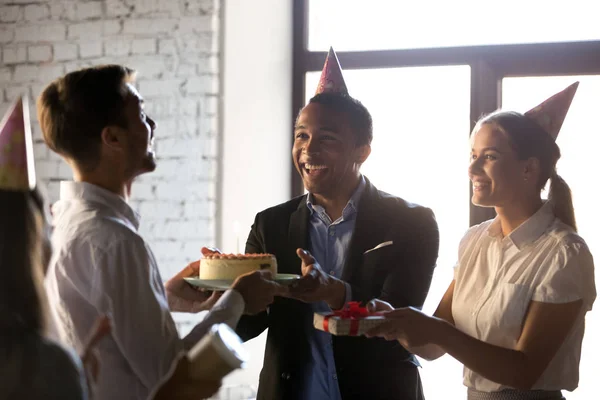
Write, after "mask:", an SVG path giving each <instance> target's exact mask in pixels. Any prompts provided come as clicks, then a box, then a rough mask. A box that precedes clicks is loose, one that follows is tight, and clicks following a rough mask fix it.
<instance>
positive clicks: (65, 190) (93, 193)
mask: <svg viewBox="0 0 600 400" xmlns="http://www.w3.org/2000/svg"><path fill="white" fill-rule="evenodd" d="M60 199H61V200H84V201H89V202H93V203H99V204H102V205H105V206H107V207H109V208H110V209H112V210H114V211H116V212H118V213H119V214H121V215H123V216H124V217H125V218H126V219H127V220H128V221H129V222H130V223H131V224H132V225H133V226H134V227H135V229H136V230H137V229H138V228H139V226H140V216H139V214H138V213H136V212H135V211H134V210H133V209H132V208H131V207H130V206H129V204H127V202H126V201H125V200H124V199H123V198H122V197H121V196H119V195H117V194H115V193H113V192H110V191H108V190H106V189H103V188H101V187H100V186H97V185H94V184H91V183H87V182H73V181H68V182H61V183H60Z"/></svg>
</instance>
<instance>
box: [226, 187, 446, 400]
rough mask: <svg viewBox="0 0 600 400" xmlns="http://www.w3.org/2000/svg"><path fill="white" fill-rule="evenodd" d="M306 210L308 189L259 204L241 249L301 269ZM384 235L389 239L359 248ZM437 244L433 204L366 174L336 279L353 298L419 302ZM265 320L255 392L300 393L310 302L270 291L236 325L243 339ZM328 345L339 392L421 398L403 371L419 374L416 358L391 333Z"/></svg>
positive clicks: (275, 399) (282, 268) (268, 398)
mask: <svg viewBox="0 0 600 400" xmlns="http://www.w3.org/2000/svg"><path fill="white" fill-rule="evenodd" d="M309 217H310V212H309V210H308V208H307V206H306V196H301V197H297V198H295V199H293V200H290V201H288V202H286V203H283V204H280V205H278V206H275V207H272V208H269V209H267V210H265V211H262V212H261V213H259V214H258V215H257V216H256V219H255V221H254V224H253V226H252V230H251V232H250V235H249V237H248V241H247V243H246V252H248V253H272V254H274V255H275V256H276V257H277V264H278V272H279V273H291V274H300V273H301V262H300V259H299V258H298V256H297V255H296V249H297V248H298V247H302V248H306V246H307V244H308V223H309ZM386 241H393V244H392V245H390V246H386V247H382V248H380V249H378V250H374V251H371V252H369V253H367V254H364V253H365V251H367V250H369V249H372V248H373V247H375V246H377V245H378V244H380V243H383V242H386ZM438 247H439V233H438V228H437V223H436V221H435V218H434V215H433V213H432V212H431V210H429V209H428V208H424V207H421V206H418V205H415V204H411V203H408V202H406V201H404V200H402V199H400V198H398V197H394V196H391V195H389V194H387V193H384V192H381V191H378V190H377V189H376V188H375V187H374V186H373V185H372V184H371V183H370V182H369V181H368V180H367V184H366V188H365V191H364V192H363V195H362V197H361V199H360V202H359V207H358V213H357V216H356V225H355V228H354V234H353V236H352V239H351V245H350V248H349V252H350V253H349V255H348V257H347V261H346V265H345V267H344V272H343V274H342V280H344V281H345V282H347V283H349V284H350V286H351V287H352V300H353V301H364V302H366V301H369V300H371V299H373V298H380V299H382V300H385V301H388V302H390V303H391V304H392V305H393V306H394V307H405V306H413V307H419V308H420V307H422V305H423V302H424V301H425V297H426V296H427V292H428V291H429V285H430V283H431V278H432V274H433V269H434V267H435V262H436V260H437V256H438ZM266 328H269V332H268V336H267V344H266V350H265V359H264V366H263V370H262V371H261V374H260V383H259V389H258V399H259V400H279V399H281V400H293V399H302V400H305V396H304V395H303V388H304V387H305V385H306V384H307V382H303V377H305V376H306V374H305V370H306V368H308V365H309V364H310V357H311V351H310V344H309V342H308V340H307V337H308V336H309V333H310V331H311V330H312V329H315V328H314V327H313V311H312V308H311V306H310V305H309V304H305V303H302V302H300V301H296V300H292V299H286V298H276V300H275V302H274V303H273V304H272V305H271V306H270V309H269V312H268V313H266V312H263V313H261V314H258V315H256V316H244V317H242V319H241V320H240V323H239V324H238V327H237V331H238V334H239V335H240V336H241V337H242V338H243V339H244V340H249V339H251V338H254V337H256V336H258V335H259V334H260V333H262V332H263V331H264V330H265V329H266ZM333 349H334V358H335V363H336V370H337V377H338V383H339V387H340V391H341V394H342V398H343V399H344V400H346V399H398V400H400V399H403V400H404V399H407V400H412V399H419V398H420V395H418V394H414V393H415V391H414V388H411V387H406V386H407V383H405V382H404V381H405V379H404V378H405V376H406V375H407V374H412V375H413V376H417V379H418V375H416V374H417V373H416V367H415V366H416V365H418V363H417V361H416V359H415V357H414V356H413V355H412V354H410V353H409V352H408V351H406V350H405V349H404V348H403V347H402V346H400V344H398V342H397V341H385V340H383V339H379V338H371V339H367V338H365V337H341V336H340V337H338V336H333ZM407 379H408V378H407ZM408 380H409V381H410V380H411V379H408ZM412 380H413V381H414V379H412ZM412 384H414V382H413V383H408V386H410V385H412ZM307 400H308V399H307ZM310 400H313V399H310ZM315 400H318V399H315Z"/></svg>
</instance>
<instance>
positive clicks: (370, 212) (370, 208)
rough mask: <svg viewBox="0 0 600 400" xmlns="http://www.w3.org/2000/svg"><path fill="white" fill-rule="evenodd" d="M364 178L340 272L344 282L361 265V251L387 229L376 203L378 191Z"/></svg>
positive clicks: (375, 242) (377, 240) (370, 247)
mask: <svg viewBox="0 0 600 400" xmlns="http://www.w3.org/2000/svg"><path fill="white" fill-rule="evenodd" d="M365 179H366V183H367V186H366V188H365V191H364V193H363V195H362V198H361V199H360V203H359V206H358V213H357V214H356V225H355V226H354V233H353V235H352V240H351V241H350V248H349V249H348V250H349V253H348V258H347V259H346V265H345V266H344V272H343V273H342V280H343V281H346V282H348V281H350V279H352V276H353V275H354V274H355V272H356V271H357V269H359V268H360V267H361V266H362V261H363V253H364V252H365V251H367V250H369V249H372V248H373V247H375V246H377V245H378V244H379V243H381V242H382V241H383V238H384V235H385V233H386V231H387V223H386V220H385V218H382V215H383V214H382V212H381V211H382V210H381V209H380V208H381V206H380V205H379V204H378V203H379V192H378V191H377V188H375V186H373V185H372V184H371V182H369V180H368V179H367V178H365Z"/></svg>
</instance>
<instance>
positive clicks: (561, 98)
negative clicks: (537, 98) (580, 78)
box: [525, 82, 579, 140]
mask: <svg viewBox="0 0 600 400" xmlns="http://www.w3.org/2000/svg"><path fill="white" fill-rule="evenodd" d="M578 86H579V82H575V83H573V84H572V85H570V86H569V87H567V88H566V89H564V90H562V91H560V92H558V93H556V94H555V95H553V96H552V97H550V98H549V99H547V100H545V101H544V102H543V103H541V104H540V105H538V106H536V107H534V108H532V109H531V110H529V111H527V112H526V113H525V116H526V117H529V118H531V119H532V120H534V121H535V122H537V123H538V124H539V125H540V126H541V127H542V128H544V130H545V131H546V132H547V133H548V134H549V135H550V136H552V138H553V139H554V140H556V137H557V136H558V132H560V128H561V127H562V124H563V122H564V120H565V117H566V116H567V112H569V107H571V102H572V101H573V96H575V92H576V91H577V87H578Z"/></svg>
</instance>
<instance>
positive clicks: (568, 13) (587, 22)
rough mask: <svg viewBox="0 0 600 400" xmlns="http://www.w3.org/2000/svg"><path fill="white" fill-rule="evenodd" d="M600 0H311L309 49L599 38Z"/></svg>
mask: <svg viewBox="0 0 600 400" xmlns="http://www.w3.org/2000/svg"><path fill="white" fill-rule="evenodd" d="M596 6H597V1H590V0H571V1H569V2H568V4H567V3H561V2H548V1H547V0H528V1H523V0H504V1H503V2H502V3H498V2H495V1H481V0H454V1H447V0H421V1H410V2H406V1H398V0H375V1H369V2H367V1H364V0H310V1H309V35H308V48H309V50H312V51H318V50H321V51H326V50H327V49H329V46H333V47H334V49H335V50H338V51H342V50H345V51H352V50H382V49H410V48H431V47H449V46H472V45H487V44H514V43H543V42H569V41H578V40H598V39H600V30H599V29H598V18H597V16H598V13H597V12H596Z"/></svg>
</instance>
